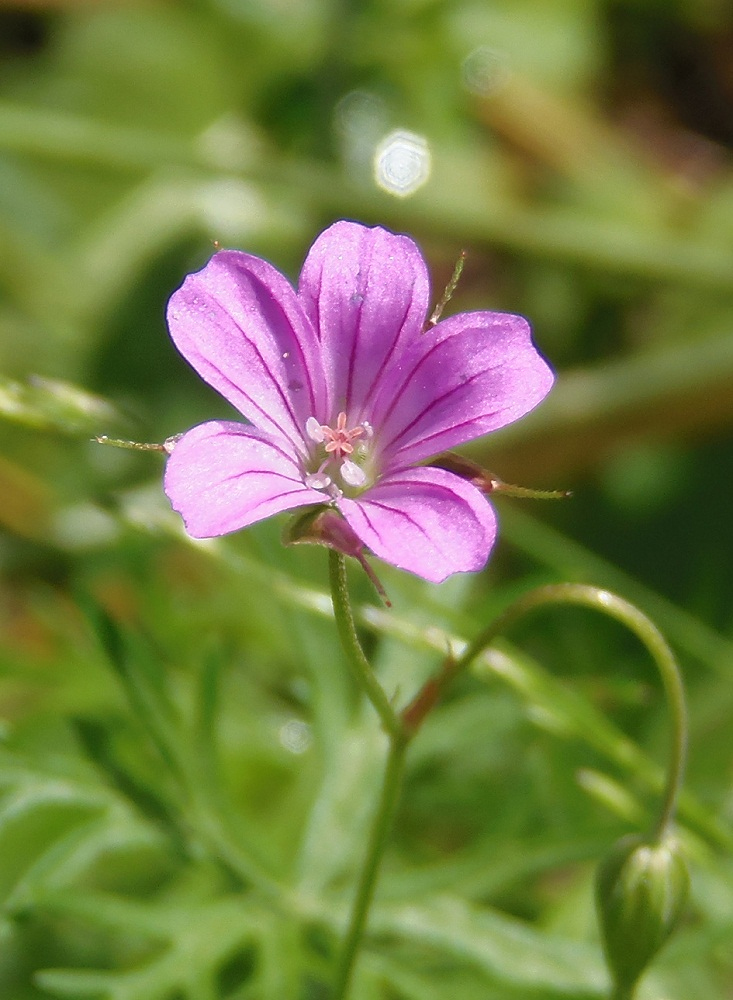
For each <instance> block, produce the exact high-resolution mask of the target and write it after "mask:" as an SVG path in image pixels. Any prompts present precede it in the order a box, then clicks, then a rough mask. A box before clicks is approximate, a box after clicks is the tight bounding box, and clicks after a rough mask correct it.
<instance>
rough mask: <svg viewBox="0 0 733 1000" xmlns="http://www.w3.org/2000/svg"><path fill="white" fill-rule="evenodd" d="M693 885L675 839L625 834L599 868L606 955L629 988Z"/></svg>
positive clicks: (674, 920)
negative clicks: (659, 839)
mask: <svg viewBox="0 0 733 1000" xmlns="http://www.w3.org/2000/svg"><path fill="white" fill-rule="evenodd" d="M689 885H690V876H689V873H688V871H687V865H686V864H685V861H684V859H683V858H682V856H681V855H680V853H679V850H678V847H677V844H676V842H675V841H674V839H673V838H671V837H667V838H665V839H664V840H662V841H660V842H659V843H649V842H648V839H645V838H644V837H640V836H637V835H632V836H628V837H623V838H622V839H621V840H620V841H619V842H618V843H617V844H616V846H615V847H614V848H613V850H612V851H611V853H610V855H609V856H608V857H607V858H606V860H605V861H603V862H602V863H601V865H600V867H599V869H598V871H597V873H596V904H597V907H598V915H599V919H600V923H601V930H602V934H603V947H604V951H605V953H606V960H607V962H608V966H609V969H610V971H611V973H612V975H613V978H614V980H615V982H616V985H617V986H618V987H620V988H622V989H624V990H629V989H630V988H631V987H633V986H634V984H635V983H636V982H637V980H638V979H639V977H640V976H641V974H642V972H643V971H644V969H645V968H646V967H647V965H648V964H649V963H650V962H651V960H652V959H653V958H654V956H655V955H656V954H657V952H658V951H659V949H660V948H661V947H662V945H663V944H664V942H665V941H666V940H667V938H668V937H669V936H670V934H671V933H672V931H673V930H674V928H675V926H676V925H677V922H678V920H679V918H680V916H681V914H682V911H683V910H684V907H685V904H686V902H687V896H688V891H689Z"/></svg>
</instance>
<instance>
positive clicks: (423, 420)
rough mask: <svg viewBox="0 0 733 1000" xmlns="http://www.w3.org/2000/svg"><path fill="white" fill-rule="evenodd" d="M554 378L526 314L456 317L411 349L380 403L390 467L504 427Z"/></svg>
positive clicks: (377, 421) (379, 429)
mask: <svg viewBox="0 0 733 1000" xmlns="http://www.w3.org/2000/svg"><path fill="white" fill-rule="evenodd" d="M552 383H553V374H552V371H551V370H550V368H549V366H548V365H547V363H546V362H545V361H544V359H543V358H542V357H541V356H540V355H539V353H538V352H537V350H536V349H535V347H534V345H533V344H532V340H531V336H530V328H529V324H528V323H527V321H526V320H525V319H523V318H522V317H521V316H513V315H510V314H508V313H490V312H476V313H462V314H460V315H458V316H452V317H451V318H450V319H447V320H445V321H444V322H442V323H438V325H437V326H436V327H435V329H434V330H431V331H428V332H427V333H425V334H424V336H423V337H421V339H420V341H419V342H418V343H417V344H416V345H415V346H414V347H412V348H410V350H409V352H408V353H407V354H406V356H405V357H404V358H403V362H402V364H401V365H400V367H399V369H397V370H395V371H394V372H393V373H392V376H391V378H389V379H386V380H385V382H384V383H383V384H382V386H381V389H380V394H379V396H378V398H377V399H376V400H375V401H374V408H373V410H372V413H371V415H370V417H369V418H368V419H370V420H371V422H372V424H373V426H374V429H375V432H376V434H377V436H378V441H379V447H380V450H381V452H382V456H383V458H382V461H383V467H389V466H390V465H391V466H392V467H393V468H394V467H395V466H397V467H402V466H403V465H411V464H413V463H414V462H420V461H423V460H424V459H426V458H430V457H432V456H433V455H437V454H438V453H439V452H441V451H446V450H447V449H449V448H455V447H456V446H457V445H460V444H463V443H464V442H466V441H471V440H472V439H473V438H476V437H480V436H481V435H482V434H486V433H488V432H489V431H493V430H497V429H498V428H499V427H504V426H505V425H506V424H510V423H512V421H514V420H517V419H518V418H519V417H522V416H524V414H525V413H527V412H528V411H529V410H531V409H533V407H535V406H536V405H537V404H538V403H539V402H540V401H541V400H542V399H544V397H545V396H546V395H547V393H548V392H549V391H550V387H551V386H552Z"/></svg>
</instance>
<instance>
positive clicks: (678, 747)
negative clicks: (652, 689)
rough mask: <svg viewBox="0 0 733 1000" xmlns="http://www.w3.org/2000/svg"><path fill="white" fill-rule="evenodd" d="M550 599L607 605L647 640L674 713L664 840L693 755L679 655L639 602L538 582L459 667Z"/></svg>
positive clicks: (658, 829)
mask: <svg viewBox="0 0 733 1000" xmlns="http://www.w3.org/2000/svg"><path fill="white" fill-rule="evenodd" d="M547 604H578V605H582V606H584V607H588V608H594V609H595V610H597V611H602V612H604V613H605V614H607V615H610V617H612V618H615V619H616V620H617V621H619V622H621V623H622V624H623V625H625V626H626V627H627V628H628V629H630V631H632V632H633V633H634V635H636V636H637V638H638V639H639V640H640V641H641V642H642V643H643V644H644V646H645V647H646V648H647V650H648V651H649V653H650V654H651V656H652V659H653V660H654V662H655V664H656V666H657V669H658V670H659V674H660V676H661V678H662V684H663V685H664V691H665V695H666V698H667V703H668V706H669V712H670V716H671V737H670V753H669V762H668V765H667V781H666V785H665V789H664V795H663V798H662V805H661V808H660V811H659V816H658V819H657V822H656V823H655V825H654V828H653V833H652V836H653V839H654V841H655V842H658V841H659V840H660V839H661V838H662V836H663V835H664V833H665V832H666V830H667V829H668V827H669V825H670V823H671V822H672V820H673V818H674V814H675V809H676V805H677V797H678V795H679V790H680V785H681V784H682V774H683V771H684V767H685V758H686V755H687V709H686V705H685V694H684V688H683V685H682V677H681V674H680V670H679V667H678V665H677V661H676V660H675V658H674V655H673V653H672V651H671V650H670V648H669V646H668V645H667V643H666V641H665V639H664V637H663V636H662V634H661V632H660V631H659V629H658V628H657V627H656V625H654V623H653V622H651V621H650V620H649V618H647V616H646V615H645V614H644V613H643V612H641V611H639V609H638V608H637V607H635V606H634V605H633V604H630V603H629V602H628V601H625V600H624V599H623V598H622V597H619V596H618V595H616V594H612V593H611V592H610V591H608V590H601V589H600V588H598V587H591V586H587V585H586V584H579V583H558V584H551V585H549V586H547V587H538V588H537V589H536V590H531V591H530V592H529V593H528V594H525V595H523V596H522V597H520V598H519V600H518V601H515V602H514V604H512V605H510V607H508V608H507V609H506V610H505V611H503V612H502V613H501V614H500V615H499V616H498V618H496V619H495V620H494V621H493V622H492V623H491V625H489V626H488V627H487V628H486V629H484V630H483V632H481V633H480V634H479V635H478V636H477V637H476V639H474V640H473V642H471V643H470V644H469V645H468V646H467V648H466V649H465V651H464V652H463V654H462V655H461V656H460V658H459V659H458V660H457V661H456V664H455V670H454V673H457V672H458V671H459V670H461V669H463V668H464V667H466V666H468V664H469V663H471V661H472V660H474V659H475V658H476V657H477V656H479V655H480V654H481V653H482V652H483V651H484V650H485V649H486V647H487V646H489V645H490V644H491V642H493V640H494V639H495V638H496V637H497V636H498V635H499V634H500V633H502V632H504V631H506V629H508V628H510V627H511V626H512V625H513V624H514V623H515V622H516V621H517V620H518V619H519V618H522V617H523V616H524V615H526V614H527V613H529V612H530V611H534V610H535V609H537V608H540V607H543V606H544V605H547Z"/></svg>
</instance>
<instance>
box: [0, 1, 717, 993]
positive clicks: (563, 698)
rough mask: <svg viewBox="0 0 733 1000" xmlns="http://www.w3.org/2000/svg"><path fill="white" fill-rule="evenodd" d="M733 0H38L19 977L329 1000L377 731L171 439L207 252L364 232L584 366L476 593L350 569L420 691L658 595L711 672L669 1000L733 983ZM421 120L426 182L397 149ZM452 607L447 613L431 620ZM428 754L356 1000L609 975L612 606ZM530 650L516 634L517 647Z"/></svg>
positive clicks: (576, 986)
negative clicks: (591, 588) (153, 444)
mask: <svg viewBox="0 0 733 1000" xmlns="http://www.w3.org/2000/svg"><path fill="white" fill-rule="evenodd" d="M732 59H733V16H732V15H731V13H730V7H729V5H728V4H727V3H724V2H723V0H717V2H716V0H675V2H673V3H669V2H662V0H659V2H656V0H389V2H387V0H361V2H359V0H341V2H338V0H332V2H326V0H188V2H184V0H179V2H173V0H167V2H163V0H140V2H137V3H125V2H122V0H118V2H113V0H98V2H87V3H83V2H71V0H70V2H68V3H64V2H63V0H56V2H53V3H51V2H50V0H49V4H48V7H44V6H43V4H39V3H32V4H31V3H29V4H28V6H23V5H22V4H20V3H16V4H12V3H11V4H9V3H6V4H3V5H0V496H1V497H2V502H1V503H0V526H1V527H2V529H3V534H2V536H0V573H1V574H2V575H1V576H0V629H1V630H2V632H1V634H0V719H1V720H2V730H1V732H0V737H1V738H2V746H1V747H0V904H1V905H2V910H1V911H0V912H1V914H2V916H0V940H1V941H2V947H0V995H2V996H3V997H6V996H7V997H8V998H10V997H12V998H13V1000H40V998H41V997H48V996H56V997H71V998H74V1000H77V998H84V997H94V998H103V1000H184V998H185V1000H219V998H222V1000H223V998H227V1000H255V998H257V1000H268V998H282V997H288V998H290V997H292V998H301V1000H320V998H324V997H327V996H328V991H327V984H328V982H329V980H330V975H331V973H330V970H331V967H332V959H333V953H334V947H335V941H336V938H337V935H338V933H339V931H340V929H341V928H342V926H343V921H344V914H345V908H346V906H347V903H348V900H349V898H350V892H351V887H352V885H353V878H354V871H355V866H356V864H357V861H358V858H359V855H360V851H361V850H362V848H363V839H364V827H365V823H366V822H367V820H368V815H369V810H370V808H371V804H372V802H373V800H374V796H375V789H376V783H377V781H378V775H379V768H380V765H381V753H382V751H383V746H382V741H381V735H380V733H379V730H378V727H377V724H376V721H375V719H374V717H373V713H372V712H371V710H370V709H368V708H365V707H364V706H362V705H361V704H359V703H358V700H357V699H356V696H355V693H354V691H353V689H352V687H351V685H350V683H349V681H348V678H347V677H346V676H345V674H344V671H343V668H342V666H341V660H340V653H339V650H338V647H337V643H336V640H335V637H334V634H333V628H332V623H331V622H330V621H329V604H328V599H327V597H326V594H325V591H324V588H325V579H326V571H325V559H324V557H323V554H322V553H321V552H318V551H307V550H303V549H295V550H284V549H282V548H281V546H280V543H279V530H280V525H279V524H277V523H274V524H264V525H260V526H257V527H256V528H253V529H252V530H250V531H247V532H246V533H243V535H242V536H240V537H236V538H231V539H225V540H222V541H221V542H216V543H207V544H193V543H191V542H190V541H188V540H186V539H185V538H184V537H183V534H182V532H181V530H180V527H179V525H178V524H177V520H176V518H175V517H174V516H173V515H172V514H171V512H170V511H169V510H168V509H167V505H166V502H165V499H164V497H163V495H162V492H161V486H160V476H161V462H160V458H159V456H156V455H154V454H150V455H148V454H143V453H135V452H126V451H118V450H113V449H109V448H102V447H100V446H99V445H96V444H93V443H91V441H90V438H91V437H93V436H94V435H97V434H108V435H110V436H116V437H125V436H129V437H134V438H137V439H139V440H149V441H156V440H157V441H162V440H163V439H164V438H166V437H167V436H169V435H171V434H174V433H176V432H178V431H181V430H184V429H186V428H187V427H189V426H191V425H192V424H194V423H196V422H197V421H199V420H202V419H206V418H210V417H212V416H216V415H225V414H226V413H227V410H226V408H225V405H224V404H223V403H222V401H221V400H220V399H219V398H218V397H216V396H215V395H214V394H213V393H212V392H210V391H209V390H208V389H207V388H206V387H205V386H203V385H202V384H201V383H200V382H199V381H198V380H197V378H196V377H195V376H194V375H193V373H192V372H190V371H189V370H188V369H187V366H186V365H185V364H184V363H183V362H182V361H181V359H180V358H178V357H177V355H176V354H175V352H174V350H173V349H172V347H171V345H170V344H169V342H168V340H167V336H166V332H165V326H164V320H163V315H164V307H165V303H166V300H167V297H168V295H169V294H170V292H171V291H172V290H173V288H175V287H176V286H177V285H178V284H179V283H180V281H181V280H182V278H183V276H184V274H185V273H187V272H188V271H190V270H192V269H194V268H197V267H199V266H201V265H202V264H203V262H204V261H205V260H206V259H207V257H208V255H209V254H210V253H211V251H212V246H213V244H214V242H215V241H216V242H219V243H221V244H222V245H231V246H239V247H243V248H246V249H247V250H248V251H250V252H254V253H258V254H261V255H264V256H267V257H268V258H269V259H271V260H272V261H273V262H274V263H276V264H277V266H279V267H280V268H282V269H284V270H285V271H287V272H288V273H290V274H291V275H296V274H297V270H298V267H299V263H300V261H301V260H302V258H303V256H304V254H305V252H306V250H307V248H308V246H309V244H310V242H311V241H312V239H313V238H314V236H315V235H316V234H317V233H318V232H319V231H320V230H321V229H322V228H323V227H324V226H325V225H326V224H328V223H329V222H330V221H331V220H332V219H334V218H338V217H349V218H356V219H359V220H360V221H363V222H369V223H380V224H383V225H387V226H389V227H391V228H393V229H397V230H401V231H408V232H410V233H411V234H412V235H413V236H414V237H415V238H416V239H417V240H418V241H419V242H420V243H421V245H422V246H423V248H424V250H425V252H426V254H427V256H428V258H429V261H430V264H431V268H432V271H433V276H434V283H435V289H436V293H435V296H436V298H437V297H438V296H439V294H440V290H441V289H442V287H443V286H444V284H445V282H446V281H447V280H448V279H449V277H450V274H451V273H452V270H453V265H454V262H455V259H456V257H457V256H458V254H459V252H460V250H461V249H466V250H467V252H468V259H467V264H466V267H465V270H464V274H463V277H462V280H461V284H460V285H459V288H458V291H457V293H456V296H455V298H454V300H453V303H452V304H451V308H453V307H454V308H455V309H456V310H461V311H463V310H467V309H471V308H501V309H508V310H511V311H518V312H523V313H525V314H526V315H528V316H529V317H530V318H531V320H532V322H533V326H534V329H535V335H536V340H537V343H538V345H539V346H540V348H541V349H542V350H543V352H544V353H545V354H546V355H547V356H548V357H549V358H550V359H551V360H552V361H553V363H554V364H555V365H556V366H557V367H558V368H559V369H560V371H561V375H560V380H559V384H558V386H557V389H556V390H555V391H554V393H553V396H552V397H551V398H550V399H549V400H548V401H547V403H546V404H545V405H543V407H542V408H541V409H540V410H539V411H538V412H537V413H536V414H533V415H532V417H531V418H529V419H527V420H526V421H523V422H521V423H520V424H519V425H517V426H516V427H513V428H510V429H508V430H507V431H506V432H504V433H502V434H500V435H496V436H494V437H493V438H492V439H491V440H487V441H485V442H480V443H479V444H478V445H477V446H476V448H474V450H473V456H474V457H476V458H478V460H480V461H482V462H485V463H488V464H489V466H490V467H491V468H492V469H495V471H496V472H497V473H498V474H500V475H501V476H502V478H504V479H506V480H508V481H515V482H522V483H525V484H527V485H535V486H545V487H548V488H558V487H568V486H570V487H572V488H573V489H574V493H575V495H574V498H573V499H572V500H570V501H566V502H563V503H560V504H552V505H550V504H548V505H545V506H539V505H537V504H534V505H527V504H525V505H521V504H520V503H519V502H518V501H512V502H510V501H504V502H503V504H502V506H501V510H500V517H501V523H502V541H501V543H500V546H499V549H498V551H497V553H496V555H495V557H494V558H493V560H492V562H491V564H490V566H489V567H488V569H487V570H486V572H485V573H484V574H482V575H481V576H479V577H477V578H475V579H463V580H453V581H449V582H448V583H446V584H445V585H443V586H442V587H440V588H431V587H428V586H427V585H424V584H422V583H421V582H420V581H418V580H415V579H410V578H405V577H403V576H401V575H400V574H398V573H396V572H389V571H385V573H384V577H385V582H386V584H387V587H388V590H389V593H390V596H391V597H392V600H393V603H394V611H393V612H390V613H386V612H383V611H381V610H379V609H376V608H375V607H373V606H372V605H371V603H370V602H371V595H370V593H369V591H368V590H367V588H366V587H365V585H364V583H363V581H361V580H360V579H359V578H358V577H357V576H355V577H354V588H355V593H356V594H357V595H358V598H359V600H361V601H364V602H366V603H364V604H363V605H361V613H362V619H361V621H362V624H363V626H364V629H365V633H364V634H365V640H366V641H367V643H368V644H369V648H370V650H371V652H372V653H373V655H374V658H375V662H376V664H377V666H378V669H379V671H380V676H381V678H382V679H383V681H384V683H385V685H386V687H387V689H388V690H389V691H391V692H394V693H395V697H396V698H398V699H399V700H400V701H405V700H407V699H408V698H409V696H410V693H411V692H412V691H414V690H415V688H416V686H417V685H418V684H419V683H420V682H421V681H422V680H424V679H425V678H426V677H427V676H428V674H429V673H430V671H431V669H433V668H434V667H435V666H436V664H437V663H438V662H439V661H440V658H441V656H442V655H443V654H444V651H445V644H446V641H447V639H446V635H451V636H462V637H470V636H471V635H473V634H475V633H476V632H477V631H478V629H479V628H480V627H481V626H482V625H483V624H485V623H486V621H487V620H488V619H489V617H490V616H491V615H492V614H494V613H495V612H496V611H497V610H498V609H500V608H501V607H503V606H504V605H505V604H506V603H507V602H508V601H509V600H510V599H511V598H512V597H513V596H515V595H516V594H517V593H519V592H521V591H523V590H525V589H526V588H528V587H529V586H530V585H532V584H533V583H537V582H546V581H548V580H563V579H577V580H586V581H588V582H592V583H597V584H600V585H604V586H609V587H612V588H614V589H616V590H618V591H619V592H620V593H622V594H623V595H624V596H626V597H627V598H629V599H631V600H634V601H636V602H637V603H638V604H639V606H640V607H642V608H643V609H644V610H646V611H647V612H648V613H649V614H650V615H651V616H652V617H653V618H654V619H655V620H656V621H657V623H658V624H659V625H660V627H661V628H662V629H663V630H664V631H665V632H666V634H667V636H668V637H669V639H670V641H671V642H672V644H673V645H674V646H675V648H676V649H677V651H678V652H679V654H680V656H681V658H682V662H683V666H684V668H685V671H686V675H687V683H688V688H689V696H690V707H691V724H692V754H691V760H690V767H689V776H688V781H687V792H686V795H685V797H684V798H683V802H682V807H681V816H680V820H681V829H680V835H681V838H682V843H683V845H684V848H685V850H686V852H687V854H688V857H689V858H690V860H691V867H692V870H693V902H692V905H691V907H690V910H689V913H688V914H687V916H686V918H685V921H684V923H683V926H682V929H681V930H680V932H679V933H678V934H677V935H676V937H675V938H674V939H673V940H672V941H671V943H670V944H669V945H668V946H667V948H666V949H665V951H664V952H663V953H662V956H661V958H660V960H659V962H658V963H657V964H656V965H655V967H654V970H653V971H652V972H651V973H650V974H649V976H648V977H647V979H646V980H645V985H644V987H643V989H642V993H641V996H642V997H645V998H647V1000H653V998H658V997H662V996H664V997H665V998H669V1000H689V998H691V997H692V998H695V997H703V996H704V997H706V998H710V1000H716V998H720V1000H723V998H724V997H730V996H731V991H733V949H732V947H731V941H732V940H733V863H731V847H732V846H733V826H732V819H733V813H732V812H731V803H732V802H733V798H732V796H731V779H732V777H733V759H732V755H731V740H730V719H731V712H732V710H733V635H732V632H733V602H732V601H731V597H730V595H731V592H732V591H733V558H731V554H732V553H733V518H731V516H730V496H731V490H732V489H733V471H732V470H733V462H732V461H731V457H732V452H733V449H732V448H731V443H732V439H733V430H732V428H733V282H732V280H731V279H732V277H733V164H732V161H731V148H732V147H733V125H732V124H731V123H732V122H733V90H731V79H730V70H729V67H730V65H731V61H732ZM393 129H403V130H407V131H409V132H411V133H414V134H415V135H416V136H418V137H421V139H422V140H423V141H424V142H425V143H426V144H427V147H428V148H429V151H430V155H431V164H432V169H431V173H430V177H429V179H428V180H427V182H426V183H425V184H424V185H423V186H422V187H420V188H419V190H416V191H415V193H414V194H412V195H411V196H409V197H404V198H398V197H395V196H394V195H393V194H390V193H388V192H386V191H384V190H382V189H380V188H379V186H378V185H377V184H376V183H375V180H374V174H373V156H374V151H375V149H376V148H377V147H378V145H379V143H380V141H381V140H383V139H384V137H385V136H386V135H388V134H389V133H390V132H391V131H392V130H393ZM428 626H430V629H429V630H428V631H425V629H427V627H428ZM511 639H512V642H516V643H517V644H518V645H517V646H514V645H508V644H503V645H502V646H501V647H500V648H497V650H496V651H495V653H494V654H492V657H490V658H489V659H488V660H487V661H485V662H482V664H480V665H479V666H478V667H477V669H476V671H475V672H474V674H473V675H472V676H471V677H467V678H464V679H462V680H461V681H460V682H459V683H458V684H457V685H456V687H455V689H454V690H453V691H452V693H451V695H450V697H449V698H448V699H447V701H446V702H445V704H443V705H442V706H440V707H439V709H438V710H437V711H436V712H435V715H434V717H432V718H431V719H430V721H429V722H428V724H427V725H426V727H425V729H424V731H423V732H422V733H421V734H420V736H419V739H418V740H417V741H416V743H415V745H414V748H413V753H412V756H411V758H410V761H409V769H408V775H407V785H406V789H405V796H404V801H403V804H402V807H401V811H400V815H399V817H398V821H397V824H396V829H395V835H394V841H393V845H392V848H391V850H390V853H389V856H388V858H387V861H386V866H385V872H384V877H383V879H382V882H381V885H380V890H379V895H378V901H377V904H376V907H375V910H374V913H373V916H372V920H371V924H370V928H371V929H370V937H369V940H368V945H367V949H366V951H365V954H364V956H363V961H362V963H361V965H360V968H359V975H358V979H357V982H356V984H355V990H354V998H355V1000H412V998H420V1000H438V998H443V997H445V996H446V995H452V996H455V997H456V998H460V1000H473V998H474V997H475V998H479V997H480V998H481V1000H490V998H493V997H496V998H497V1000H498V998H502V1000H504V998H512V997H516V998H528V997H532V998H533V1000H534V998H536V1000H561V998H569V997H572V998H575V1000H590V998H600V997H603V996H605V995H607V989H608V987H607V977H606V974H605V972H604V970H603V965H602V961H601V957H600V949H599V943H598V933H597V930H596V928H595V922H594V917H593V910H592V863H593V861H594V859H596V858H597V857H598V856H600V855H601V854H603V853H604V852H605V850H606V849H607V847H608V846H609V845H610V844H611V842H612V841H613V840H614V839H615V838H616V837H617V836H619V835H621V834H622V833H624V832H627V831H629V830H635V829H639V828H643V827H644V826H645V825H646V824H647V823H648V821H649V818H650V816H651V815H652V814H653V809H654V803H655V801H656V796H657V794H658V791H659V787H660V767H661V763H662V762H663V759H664V751H665V746H666V743H665V740H666V720H665V713H664V707H663V704H662V699H661V696H660V692H659V688H658V685H657V680H656V678H655V677H654V674H653V671H652V669H651V666H650V665H649V664H648V663H647V662H646V659H645V657H644V655H643V653H642V651H641V649H640V648H638V647H637V645H636V644H635V643H634V642H633V641H632V640H630V639H628V638H627V637H625V636H624V635H623V634H622V633H621V632H620V630H619V629H618V628H617V626H614V625H610V624H609V625H606V624H605V623H604V622H600V623H599V621H598V620H597V618H596V616H592V620H589V618H588V616H587V615H586V614H584V613H583V612H582V611H579V610H577V609H576V610H573V611H570V610H568V611H553V612H552V613H547V614H546V615H543V616H539V617H538V618H537V619H535V620H533V621H532V623H531V625H528V626H527V627H526V629H519V630H517V635H513V636H512V637H511ZM520 646H521V649H522V651H521V652H520V649H519V647H520Z"/></svg>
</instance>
